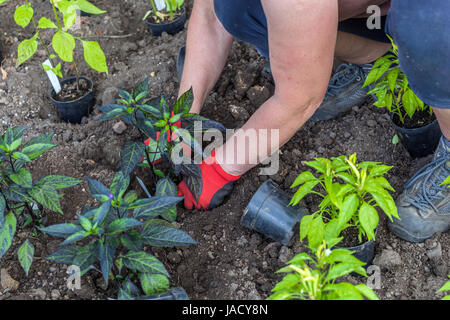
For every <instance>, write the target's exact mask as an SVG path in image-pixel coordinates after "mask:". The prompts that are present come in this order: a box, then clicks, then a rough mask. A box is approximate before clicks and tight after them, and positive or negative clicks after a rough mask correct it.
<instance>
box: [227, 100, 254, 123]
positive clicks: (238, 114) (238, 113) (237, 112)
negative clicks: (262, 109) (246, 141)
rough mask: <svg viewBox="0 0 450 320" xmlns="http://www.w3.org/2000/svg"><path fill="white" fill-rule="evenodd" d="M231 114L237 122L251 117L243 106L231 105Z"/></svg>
mask: <svg viewBox="0 0 450 320" xmlns="http://www.w3.org/2000/svg"><path fill="white" fill-rule="evenodd" d="M230 112H231V115H232V116H233V118H235V119H236V120H247V119H248V118H249V117H250V115H249V113H248V111H247V110H245V108H243V107H241V106H235V105H233V104H232V105H230Z"/></svg>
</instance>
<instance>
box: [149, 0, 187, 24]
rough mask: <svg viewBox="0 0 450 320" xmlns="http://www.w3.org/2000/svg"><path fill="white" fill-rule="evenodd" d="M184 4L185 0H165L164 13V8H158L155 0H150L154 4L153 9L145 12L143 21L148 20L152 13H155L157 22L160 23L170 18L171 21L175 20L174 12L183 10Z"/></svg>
mask: <svg viewBox="0 0 450 320" xmlns="http://www.w3.org/2000/svg"><path fill="white" fill-rule="evenodd" d="M183 4H184V0H164V5H165V11H166V13H163V12H162V10H158V7H157V6H156V3H155V0H150V5H151V6H152V10H149V11H147V12H146V13H145V15H144V17H143V18H142V20H143V21H145V20H147V19H148V17H149V16H150V15H151V14H152V15H153V17H154V19H155V21H156V22H157V23H160V22H162V21H164V20H169V21H170V20H173V19H174V13H175V12H178V11H181V9H182V7H183Z"/></svg>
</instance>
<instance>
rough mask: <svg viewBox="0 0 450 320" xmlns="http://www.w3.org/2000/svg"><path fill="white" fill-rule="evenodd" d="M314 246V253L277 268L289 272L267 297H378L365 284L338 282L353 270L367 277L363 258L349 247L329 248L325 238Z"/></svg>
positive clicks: (333, 298) (351, 298) (358, 298)
mask: <svg viewBox="0 0 450 320" xmlns="http://www.w3.org/2000/svg"><path fill="white" fill-rule="evenodd" d="M303 219H304V218H303ZM311 249H312V251H313V254H312V255H310V254H308V253H306V252H302V253H299V254H298V255H296V256H295V257H294V258H293V259H292V260H290V261H289V262H288V263H287V266H286V267H284V268H282V269H280V270H278V271H277V273H287V275H286V276H284V278H283V279H282V280H281V281H280V282H279V283H277V285H276V286H275V287H274V288H273V289H272V292H274V293H273V294H272V295H271V296H270V297H269V298H268V299H267V300H293V299H296V300H364V299H365V298H367V299H370V300H378V297H377V296H376V294H375V293H374V292H373V290H372V289H371V288H369V287H368V286H367V285H365V284H358V285H354V284H351V283H349V282H342V281H341V282H336V281H337V280H339V278H341V277H342V276H345V275H348V274H350V273H352V272H355V273H357V274H360V275H362V276H364V277H367V274H366V271H365V270H364V268H363V266H364V262H361V261H359V260H358V259H357V258H355V257H354V256H353V253H352V252H351V251H350V250H346V249H334V250H330V249H329V248H328V246H327V244H326V242H325V241H322V242H321V244H320V245H319V246H318V247H317V248H311Z"/></svg>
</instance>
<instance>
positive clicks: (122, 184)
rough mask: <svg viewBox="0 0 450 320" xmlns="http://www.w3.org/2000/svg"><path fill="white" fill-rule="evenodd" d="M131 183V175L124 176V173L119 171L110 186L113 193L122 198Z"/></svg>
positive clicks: (115, 196) (117, 197)
mask: <svg viewBox="0 0 450 320" xmlns="http://www.w3.org/2000/svg"><path fill="white" fill-rule="evenodd" d="M129 185H130V177H129V176H124V174H123V173H122V172H121V171H119V172H118V173H116V175H115V176H114V178H113V181H112V183H111V185H110V186H109V188H110V190H111V193H112V194H113V195H114V198H116V199H122V196H123V194H124V193H125V191H127V188H128V186H129Z"/></svg>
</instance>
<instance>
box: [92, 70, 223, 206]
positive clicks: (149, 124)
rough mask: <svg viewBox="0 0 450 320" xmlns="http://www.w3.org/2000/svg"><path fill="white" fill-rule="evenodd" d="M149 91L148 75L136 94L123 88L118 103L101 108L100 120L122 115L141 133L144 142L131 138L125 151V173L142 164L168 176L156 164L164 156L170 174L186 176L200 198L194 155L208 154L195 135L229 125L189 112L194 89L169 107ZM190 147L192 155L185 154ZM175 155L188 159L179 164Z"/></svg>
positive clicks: (134, 91)
mask: <svg viewBox="0 0 450 320" xmlns="http://www.w3.org/2000/svg"><path fill="white" fill-rule="evenodd" d="M149 92H150V89H149V86H148V78H147V79H145V80H144V81H143V82H141V83H140V84H139V85H138V86H137V88H136V89H134V90H133V92H132V93H129V92H127V91H124V90H119V95H120V98H119V99H118V100H117V104H109V105H105V106H101V107H99V109H100V110H101V111H102V112H104V113H105V114H104V115H103V116H102V117H101V118H100V119H98V121H105V120H111V119H115V118H121V119H122V120H123V121H124V122H126V123H128V124H132V125H134V126H135V127H136V128H137V129H138V130H139V132H140V134H141V141H138V142H134V141H128V142H126V143H125V145H124V146H123V148H122V150H121V155H120V158H121V161H120V166H121V170H122V172H123V174H124V175H128V174H130V173H131V172H132V171H133V170H134V168H135V167H136V166H137V165H139V166H143V167H148V168H151V171H152V172H154V173H155V174H156V175H157V176H159V177H165V175H164V173H163V172H162V171H161V170H156V169H155V168H154V166H153V163H154V162H155V161H157V160H159V159H163V160H165V162H166V163H168V164H169V165H170V168H171V170H170V172H169V173H168V174H167V176H168V177H169V178H170V179H172V180H174V179H176V178H177V177H180V175H183V176H184V177H185V181H186V184H187V185H188V187H189V189H190V190H191V192H192V194H193V195H194V196H195V197H196V198H197V199H198V197H199V196H200V193H201V187H202V185H201V183H202V180H201V172H200V169H199V167H198V166H197V165H195V164H193V163H192V161H191V157H192V156H194V157H195V156H196V155H200V156H201V157H203V156H204V154H203V150H202V146H201V145H200V143H199V142H197V140H196V139H194V136H195V134H196V132H197V131H199V130H201V131H206V130H209V129H217V130H220V131H225V128H224V127H223V126H222V125H221V124H220V123H218V122H216V121H212V120H209V119H207V118H205V117H202V116H200V115H198V114H194V113H189V110H190V109H191V106H192V102H193V100H194V96H193V91H192V88H191V89H189V90H188V91H186V92H185V93H183V94H182V95H181V96H180V98H179V99H178V100H177V102H176V103H175V104H174V105H173V106H168V104H167V102H166V100H165V99H164V97H161V98H160V99H158V101H155V100H150V99H148V95H149ZM148 138H150V139H149V140H148V141H149V145H148V146H146V145H145V144H144V141H145V140H146V139H148ZM186 149H188V150H189V151H191V152H192V154H191V155H187V154H185V153H186ZM174 157H175V158H178V159H183V158H185V160H186V161H179V162H181V163H178V162H177V163H175V162H174V161H173V159H174ZM142 158H144V160H143V161H142ZM141 161H142V162H141Z"/></svg>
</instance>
